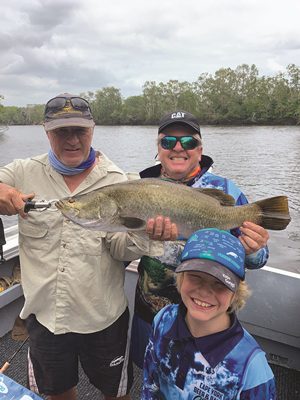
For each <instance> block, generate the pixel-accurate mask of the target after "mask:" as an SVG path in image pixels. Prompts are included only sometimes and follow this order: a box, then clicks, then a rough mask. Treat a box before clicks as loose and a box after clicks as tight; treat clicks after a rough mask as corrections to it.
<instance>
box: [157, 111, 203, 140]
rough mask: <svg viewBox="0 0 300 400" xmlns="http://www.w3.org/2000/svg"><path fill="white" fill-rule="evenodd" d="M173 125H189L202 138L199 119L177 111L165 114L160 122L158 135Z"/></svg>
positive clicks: (185, 112)
mask: <svg viewBox="0 0 300 400" xmlns="http://www.w3.org/2000/svg"><path fill="white" fill-rule="evenodd" d="M172 124H182V125H188V126H189V127H191V128H192V129H194V131H196V133H198V135H199V136H200V137H201V132H200V125H199V122H198V120H197V118H196V117H195V116H194V115H193V114H191V113H189V112H187V111H182V110H177V111H173V112H170V113H168V114H165V115H164V116H163V117H162V119H161V120H160V121H159V128H158V133H161V132H162V131H163V130H164V129H165V128H167V127H168V126H170V125H172Z"/></svg>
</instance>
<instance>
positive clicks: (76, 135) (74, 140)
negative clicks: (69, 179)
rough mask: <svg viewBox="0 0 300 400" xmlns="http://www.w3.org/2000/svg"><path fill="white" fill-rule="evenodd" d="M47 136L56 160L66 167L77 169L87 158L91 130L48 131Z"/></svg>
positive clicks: (66, 129) (67, 128) (62, 129)
mask: <svg viewBox="0 0 300 400" xmlns="http://www.w3.org/2000/svg"><path fill="white" fill-rule="evenodd" d="M47 136H48V139H49V141H50V146H51V148H52V151H53V152H54V154H55V155H56V157H57V158H58V160H59V161H60V162H62V163H63V164H64V165H66V166H68V167H77V166H78V165H80V164H81V163H82V162H83V161H85V160H87V158H88V156H89V153H90V148H91V143H92V138H93V128H82V127H76V126H70V127H65V128H58V129H54V130H52V131H48V132H47Z"/></svg>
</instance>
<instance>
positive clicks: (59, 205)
mask: <svg viewBox="0 0 300 400" xmlns="http://www.w3.org/2000/svg"><path fill="white" fill-rule="evenodd" d="M54 204H55V207H56V208H58V209H59V210H62V209H63V208H64V206H65V202H64V201H63V200H58V201H57V202H55V203H54Z"/></svg>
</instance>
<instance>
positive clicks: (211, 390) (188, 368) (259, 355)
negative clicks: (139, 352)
mask: <svg viewBox="0 0 300 400" xmlns="http://www.w3.org/2000/svg"><path fill="white" fill-rule="evenodd" d="M185 314H186V308H185V306H184V305H183V304H180V305H178V304H176V305H171V306H166V307H165V308H163V309H162V310H161V311H160V312H159V313H158V314H157V315H156V317H155V318H154V322H153V330H152V334H151V337H150V340H149V344H148V346H147V349H146V353H145V361H144V381H143V390H142V396H141V398H142V399H143V400H161V399H172V400H200V399H201V400H205V399H207V400H275V399H276V390H275V381H274V375H273V372H272V370H271V368H270V366H269V365H268V363H267V360H266V358H265V353H264V352H263V351H262V349H261V348H260V347H259V345H258V344H257V342H256V341H255V340H254V338H253V337H252V336H251V335H250V334H249V333H248V332H247V331H246V330H245V329H243V327H242V326H241V325H240V323H239V321H238V320H237V318H236V317H235V315H233V316H232V319H231V326H230V328H228V329H226V330H225V331H222V332H217V333H214V334H212V335H208V336H204V337H199V338H194V337H193V336H192V335H191V333H190V331H189V329H188V327H187V325H186V323H185Z"/></svg>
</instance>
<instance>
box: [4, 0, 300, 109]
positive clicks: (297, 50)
mask: <svg viewBox="0 0 300 400" xmlns="http://www.w3.org/2000/svg"><path fill="white" fill-rule="evenodd" d="M0 10H1V21H0V51H1V53H0V54H1V57H0V94H2V95H3V96H4V97H5V100H4V101H2V104H4V105H18V106H22V105H26V104H33V103H45V102H46V101H47V100H48V99H49V98H51V97H53V96H55V95H56V94H58V93H61V92H65V91H67V92H71V93H75V94H77V93H80V92H87V91H96V90H98V89H101V88H103V87H107V86H114V87H116V88H119V89H120V90H121V94H122V95H123V96H124V97H128V96H131V95H138V94H141V93H142V86H143V84H144V83H145V82H146V81H147V80H151V81H156V82H157V83H158V82H167V81H169V80H170V79H177V80H179V81H184V80H186V81H189V82H193V81H196V80H197V78H198V77H199V75H200V74H201V73H204V72H208V73H212V74H213V73H214V72H215V71H217V70H218V69H219V68H222V67H225V68H227V67H231V68H236V67H237V66H238V65H241V64H244V63H245V64H249V65H251V64H255V65H256V66H257V67H258V69H259V73H260V75H274V74H276V73H277V72H279V71H280V70H285V68H286V66H287V65H288V64H296V65H297V66H300V22H299V17H300V1H299V0H285V1H278V0H266V1H264V0H206V1H204V0H181V1H179V0H147V1H145V0H7V1H4V0H2V1H1V6H0Z"/></svg>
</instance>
